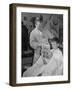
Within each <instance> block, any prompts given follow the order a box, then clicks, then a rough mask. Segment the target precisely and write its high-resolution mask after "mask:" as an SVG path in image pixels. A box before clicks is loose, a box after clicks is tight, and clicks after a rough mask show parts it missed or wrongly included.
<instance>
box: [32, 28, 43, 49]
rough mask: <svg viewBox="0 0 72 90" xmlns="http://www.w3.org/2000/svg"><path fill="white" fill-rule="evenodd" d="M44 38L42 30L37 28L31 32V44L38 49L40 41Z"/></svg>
mask: <svg viewBox="0 0 72 90" xmlns="http://www.w3.org/2000/svg"><path fill="white" fill-rule="evenodd" d="M41 40H42V32H41V31H40V30H38V29H37V28H35V29H34V30H33V31H32V32H31V34H30V45H31V47H32V48H33V49H36V48H37V46H38V43H40V42H41Z"/></svg>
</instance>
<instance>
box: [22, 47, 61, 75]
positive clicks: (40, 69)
mask: <svg viewBox="0 0 72 90" xmlns="http://www.w3.org/2000/svg"><path fill="white" fill-rule="evenodd" d="M52 52H53V56H52V58H51V59H50V60H49V62H48V63H47V64H44V63H43V60H42V56H40V57H39V59H38V61H37V62H36V63H35V64H34V65H33V66H32V67H30V68H28V69H27V70H26V71H25V72H24V74H23V76H24V77H32V76H38V75H39V74H42V76H51V75H63V56H62V53H61V51H60V50H59V49H56V50H52Z"/></svg>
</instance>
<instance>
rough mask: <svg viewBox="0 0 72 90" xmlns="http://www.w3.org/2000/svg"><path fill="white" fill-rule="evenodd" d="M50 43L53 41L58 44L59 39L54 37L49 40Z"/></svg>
mask: <svg viewBox="0 0 72 90" xmlns="http://www.w3.org/2000/svg"><path fill="white" fill-rule="evenodd" d="M50 41H55V42H56V43H58V44H59V39H58V38H57V37H54V38H52V39H50Z"/></svg>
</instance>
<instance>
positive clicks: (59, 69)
mask: <svg viewBox="0 0 72 90" xmlns="http://www.w3.org/2000/svg"><path fill="white" fill-rule="evenodd" d="M50 43H51V46H52V50H51V52H52V54H53V55H52V57H51V58H50V61H49V62H48V63H45V65H44V66H43V67H42V68H41V71H42V76H50V75H62V74H63V56H62V52H61V51H60V49H59V48H58V47H59V40H58V38H56V37H55V38H53V39H51V40H50ZM43 61H44V62H46V60H45V59H44V60H43Z"/></svg>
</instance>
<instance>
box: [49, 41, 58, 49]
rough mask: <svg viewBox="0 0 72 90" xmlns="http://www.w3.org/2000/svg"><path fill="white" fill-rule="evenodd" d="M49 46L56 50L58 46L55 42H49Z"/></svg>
mask: <svg viewBox="0 0 72 90" xmlns="http://www.w3.org/2000/svg"><path fill="white" fill-rule="evenodd" d="M51 45H52V48H53V49H57V48H58V46H59V44H58V43H57V42H56V41H51Z"/></svg>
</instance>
